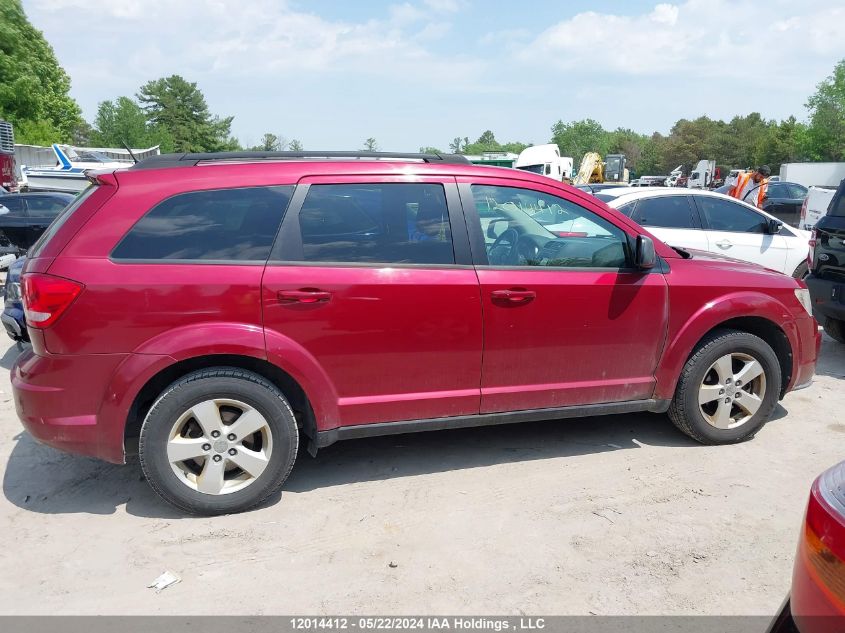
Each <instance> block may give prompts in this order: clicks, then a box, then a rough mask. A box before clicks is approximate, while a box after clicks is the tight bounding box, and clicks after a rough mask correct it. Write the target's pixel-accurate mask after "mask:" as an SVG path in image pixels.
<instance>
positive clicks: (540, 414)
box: [312, 400, 671, 454]
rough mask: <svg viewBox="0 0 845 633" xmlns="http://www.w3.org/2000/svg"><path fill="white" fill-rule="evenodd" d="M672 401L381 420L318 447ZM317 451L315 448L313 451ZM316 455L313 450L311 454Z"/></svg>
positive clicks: (334, 435)
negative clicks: (421, 418)
mask: <svg viewBox="0 0 845 633" xmlns="http://www.w3.org/2000/svg"><path fill="white" fill-rule="evenodd" d="M670 402H671V400H629V401H626V402H608V403H603V404H585V405H578V406H572V407H559V408H556V409H528V410H526V411H509V412H505V413H484V414H481V415H461V416H455V417H451V418H429V419H424V420H404V421H401V422H379V423H377V424H356V425H354V426H341V427H338V428H336V429H329V430H327V431H319V432H318V433H317V441H316V442H315V444H316V446H315V447H314V448H315V449H316V448H325V447H326V446H330V445H332V444H334V443H335V442H338V441H340V440H354V439H359V438H363V437H376V436H379V435H399V434H402V433H419V432H422V431H445V430H447V429H465V428H468V427H473V426H492V425H494V424H515V423H517V422H537V421H539V420H563V419H566V418H587V417H590V416H595V415H609V414H613V413H638V412H642V411H650V412H652V413H665V412H666V411H667V410H668V409H669V404H670ZM314 453H316V450H315V451H314ZM312 454H313V453H312Z"/></svg>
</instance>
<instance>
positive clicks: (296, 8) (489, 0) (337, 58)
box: [23, 0, 845, 152]
mask: <svg viewBox="0 0 845 633" xmlns="http://www.w3.org/2000/svg"><path fill="white" fill-rule="evenodd" d="M23 5H24V8H25V10H26V12H27V15H28V16H29V19H30V21H31V22H32V23H33V24H34V25H35V26H36V28H39V29H41V30H42V31H43V32H44V35H45V36H46V38H47V40H48V41H49V42H50V44H52V46H53V48H54V49H55V51H56V54H57V56H58V58H59V62H60V63H61V64H62V65H63V66H64V68H65V70H66V71H67V72H68V74H69V75H70V78H71V82H72V89H71V94H72V95H73V96H74V97H75V98H76V99H77V101H78V102H79V104H80V105H81V106H82V110H83V114H84V116H85V117H86V119H88V120H89V121H93V119H94V116H95V114H96V111H97V104H98V103H99V102H101V101H104V100H107V99H114V98H116V97H118V96H121V95H127V96H132V95H134V94H135V93H137V91H138V88H139V87H140V86H141V85H142V84H143V83H145V82H146V81H148V80H151V79H156V78H158V77H163V76H167V75H171V74H179V75H182V76H183V77H185V78H186V79H188V80H189V81H193V82H196V83H197V84H198V86H199V88H200V89H201V90H202V91H203V93H204V94H205V97H206V100H207V101H208V104H209V108H210V109H211V111H212V112H213V113H215V114H218V115H221V116H228V115H233V116H234V117H235V118H234V122H233V124H232V132H233V134H234V135H235V136H236V137H238V138H239V139H240V141H241V143H242V144H244V145H251V144H256V143H258V141H259V140H260V139H261V137H262V135H263V134H264V133H265V132H272V133H274V134H276V135H278V136H281V137H284V138H286V139H292V138H297V139H299V140H301V141H302V143H303V145H304V147H305V149H312V150H333V149H337V150H344V149H360V148H361V147H362V146H363V142H364V140H365V139H366V138H368V137H373V138H375V139H376V140H377V142H378V145H379V147H380V149H383V150H387V151H397V152H398V151H417V150H418V149H419V148H420V147H421V146H434V147H437V148H440V149H443V150H448V144H449V142H450V141H451V140H452V139H453V138H455V137H456V136H461V137H464V136H468V137H469V138H470V140H475V139H476V138H477V137H478V136H479V135H480V134H481V133H482V132H483V131H484V130H486V129H490V130H493V132H495V134H496V138H497V139H498V140H499V141H501V142H507V141H522V142H527V143H535V144H537V143H543V142H547V141H548V140H549V138H550V135H551V132H550V129H551V126H552V125H553V124H554V123H555V122H556V121H558V120H563V121H571V120H576V119H583V118H588V117H589V118H593V119H596V120H598V121H599V122H600V123H602V124H603V125H604V126H605V127H606V128H609V129H615V128H617V127H626V128H631V129H634V130H636V131H638V132H643V133H651V132H653V131H659V132H662V133H666V132H668V130H669V128H670V127H671V126H672V124H673V123H674V122H675V121H676V120H678V119H679V118H695V117H697V116H700V115H708V116H710V117H714V118H724V119H730V118H732V117H733V116H735V115H737V114H748V113H749V112H760V113H761V114H762V115H763V116H764V117H765V118H768V119H783V118H786V117H788V116H790V115H795V116H796V117H798V118H799V119H805V118H806V108H805V106H804V104H805V103H806V101H807V97H808V96H810V94H812V92H813V91H814V89H815V86H816V85H817V84H818V83H819V82H820V81H822V80H823V79H824V78H825V77H827V76H828V75H830V74H831V72H832V70H833V67H834V65H835V64H836V62H838V61H839V60H841V59H843V58H845V37H842V32H841V30H842V25H843V24H845V0H801V1H800V2H797V1H795V0H768V2H761V1H760V0H754V1H747V0H686V1H684V2H675V3H657V2H646V1H642V0H591V1H590V2H577V3H576V2H566V1H560V0H558V1H544V0H533V1H532V2H518V1H515V0H511V1H505V0H486V1H482V0H478V1H475V0H407V1H404V2H403V1H401V0H394V1H380V0H379V1H375V0H374V1H360V0H357V1H350V0H346V1H343V0H325V1H321V0H312V1H310V2H303V1H295V0H23Z"/></svg>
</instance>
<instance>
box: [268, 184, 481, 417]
mask: <svg viewBox="0 0 845 633" xmlns="http://www.w3.org/2000/svg"><path fill="white" fill-rule="evenodd" d="M471 263H472V262H471V257H470V254H469V244H468V239H467V234H466V224H465V222H464V220H463V217H462V215H461V210H460V201H459V198H458V194H457V188H456V185H455V180H454V178H437V177H433V178H432V177H418V176H392V177H376V178H373V177H352V176H351V177H340V176H333V177H313V178H306V179H303V180H302V181H301V182H300V183H299V185H298V187H297V191H296V194H295V196H294V199H293V201H292V202H291V207H290V209H289V211H288V213H287V214H286V216H285V220H284V223H283V225H282V230H281V232H280V235H279V238H278V239H277V243H276V245H275V246H274V249H273V254H272V256H271V258H270V261H269V262H268V264H267V267H266V269H265V273H264V279H263V291H262V292H263V310H264V326H265V329H266V330H267V331H268V337H267V340H268V348H270V346H272V341H273V340H274V338H275V337H276V336H277V335H278V336H281V337H285V338H287V339H289V340H292V341H293V342H294V343H295V344H296V345H298V346H300V347H302V348H303V349H304V350H305V351H306V352H307V353H308V354H309V355H310V356H311V357H312V358H313V359H314V360H315V361H316V362H317V364H319V366H320V368H321V370H322V371H323V372H325V374H326V375H327V377H328V379H329V380H330V381H331V383H332V384H333V386H334V388H335V391H336V393H337V396H338V403H337V404H338V408H339V413H340V423H341V425H356V424H365V423H372V422H392V421H399V420H411V419H422V418H437V417H450V416H457V415H467V414H477V413H478V411H479V400H480V390H479V380H480V376H481V345H482V340H481V299H480V296H479V289H478V279H477V277H476V275H475V271H474V270H473V267H472V265H471ZM271 332H272V333H273V335H272V336H271V335H270V333H271ZM269 351H270V352H271V353H272V351H273V350H272V349H269Z"/></svg>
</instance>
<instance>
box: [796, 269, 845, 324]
mask: <svg viewBox="0 0 845 633" xmlns="http://www.w3.org/2000/svg"><path fill="white" fill-rule="evenodd" d="M805 281H806V282H807V287H808V288H809V289H810V298H811V300H812V302H813V314H814V315H815V316H816V319H818V321H819V323H822V324H823V323H824V322H825V321H826V320H827V319H839V320H841V321H845V283H843V282H841V281H840V282H836V281H831V280H830V279H824V278H821V277H816V276H815V275H810V276H809V277H807V278H806V279H805Z"/></svg>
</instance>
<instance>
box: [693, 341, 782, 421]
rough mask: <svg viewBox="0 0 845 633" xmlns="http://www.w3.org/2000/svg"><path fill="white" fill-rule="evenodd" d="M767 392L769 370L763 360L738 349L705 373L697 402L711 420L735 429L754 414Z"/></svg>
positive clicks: (706, 418)
mask: <svg viewBox="0 0 845 633" xmlns="http://www.w3.org/2000/svg"><path fill="white" fill-rule="evenodd" d="M765 395H766V372H765V371H764V370H763V366H762V365H761V364H760V361H758V360H757V359H755V358H754V357H753V356H750V355H748V354H743V353H738V352H737V353H731V354H726V355H724V356H722V357H721V358H719V359H718V360H717V361H716V362H714V363H713V364H712V365H711V366H710V368H709V369H708V370H707V372H706V373H705V374H704V380H703V381H702V383H701V386H700V387H699V390H698V405H699V408H700V409H701V414H702V415H703V416H704V419H705V420H706V421H707V423H708V424H710V425H711V426H713V427H715V428H717V429H734V428H736V427H738V426H742V425H743V424H745V423H746V422H748V421H749V420H750V419H751V418H752V417H754V414H755V413H757V410H758V409H759V408H760V406H761V405H762V404H763V398H764V397H765Z"/></svg>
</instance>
